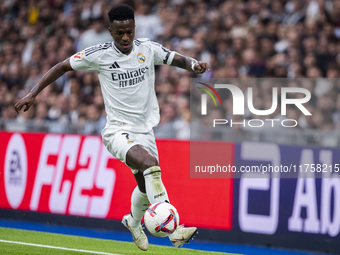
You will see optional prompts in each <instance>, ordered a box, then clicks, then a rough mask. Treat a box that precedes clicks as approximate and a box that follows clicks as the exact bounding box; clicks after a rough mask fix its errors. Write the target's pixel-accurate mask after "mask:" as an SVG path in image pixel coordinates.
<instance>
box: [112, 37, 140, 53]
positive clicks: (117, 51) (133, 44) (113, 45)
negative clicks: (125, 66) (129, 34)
mask: <svg viewBox="0 0 340 255" xmlns="http://www.w3.org/2000/svg"><path fill="white" fill-rule="evenodd" d="M112 48H113V50H114V51H115V52H116V54H117V55H118V56H129V55H130V54H131V53H132V52H134V51H135V40H133V42H132V50H131V52H130V54H129V55H125V54H124V53H123V52H121V51H120V50H119V49H118V48H117V47H116V45H115V42H114V41H112Z"/></svg>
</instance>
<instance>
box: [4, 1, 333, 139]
mask: <svg viewBox="0 0 340 255" xmlns="http://www.w3.org/2000/svg"><path fill="white" fill-rule="evenodd" d="M117 3H127V4H130V5H132V6H133V7H134V9H135V13H136V38H138V37H148V38H150V39H151V40H154V41H157V42H159V43H162V44H163V45H164V46H166V47H168V48H170V49H172V50H175V51H177V52H179V53H182V54H184V55H188V56H191V57H194V58H196V59H198V60H202V61H206V62H208V63H209V64H210V66H211V71H210V72H207V73H205V74H204V75H203V77H202V78H206V79H209V78H229V77H234V78H242V77H256V78H259V77H261V78H263V77H268V78H274V77H277V78H320V77H324V78H339V77H340V43H339V40H340V1H330V0H234V1H221V0H212V1H204V0H171V1H164V0H161V1H156V0H135V1H119V0H116V1H109V0H82V1H75V0H28V1H20V0H3V1H1V2H0V16H1V22H0V115H1V119H0V130H1V129H2V130H18V131H43V132H72V133H73V132H74V133H84V134H99V133H100V132H101V129H102V128H103V127H104V125H105V122H106V120H105V111H104V106H103V99H102V96H101V90H100V87H99V83H98V80H97V77H96V73H94V72H69V73H66V74H65V75H64V76H63V77H61V78H60V79H58V80H57V81H56V82H54V84H53V85H50V86H48V87H47V88H45V89H44V90H43V91H42V92H41V94H40V95H39V96H38V97H37V98H36V105H35V106H34V107H32V108H31V109H30V110H29V111H27V112H25V113H23V114H20V115H17V114H16V112H15V111H14V107H13V105H14V104H15V102H16V101H17V100H18V98H21V97H23V96H24V95H25V94H26V93H27V92H28V91H29V90H30V89H32V87H33V86H34V85H35V84H36V83H37V81H38V80H39V79H40V78H41V77H42V75H43V74H44V73H46V72H47V71H48V70H49V68H51V67H52V66H53V65H55V64H56V63H58V62H59V61H61V60H64V59H66V58H68V57H69V56H71V55H72V54H74V53H76V52H77V51H80V50H82V49H84V48H86V47H89V46H91V45H94V44H98V43H101V42H106V41H111V36H110V34H109V32H108V30H107V27H108V22H107V18H106V16H107V15H106V13H107V11H108V10H109V8H110V7H111V6H112V5H113V4H117ZM156 75H157V77H156V92H157V96H158V99H159V104H160V111H161V120H160V124H159V126H158V127H157V128H156V129H155V135H156V137H167V138H177V139H188V138H189V133H190V125H189V124H190V110H189V92H190V78H192V77H194V75H193V74H192V73H190V72H187V71H183V70H180V69H176V68H174V67H169V66H159V67H157V74H156ZM311 89H312V94H313V96H314V97H315V98H313V100H312V103H311V104H310V105H309V109H310V111H311V112H312V113H313V115H312V117H311V118H310V119H309V120H307V121H303V122H302V124H301V128H304V129H308V130H313V129H314V130H328V131H330V130H333V131H337V132H338V130H340V86H337V85H329V84H328V85H319V86H314V87H313V88H311ZM257 95H258V97H259V99H260V100H259V102H263V103H262V106H261V105H258V107H259V108H258V109H260V108H261V107H263V109H268V104H267V103H268V101H269V102H270V101H271V98H270V95H271V94H270V90H269V91H268V90H265V89H263V90H262V91H261V90H260V91H259V92H258V93H257ZM268 95H269V98H268ZM266 104H267V105H266ZM227 111H228V110H227V109H225V111H221V112H220V113H219V114H220V116H221V117H222V118H224V116H223V115H226V114H227ZM290 114H292V115H293V116H295V117H296V118H299V117H301V116H299V115H300V114H301V112H300V111H297V110H296V109H295V112H294V110H292V112H291V113H290Z"/></svg>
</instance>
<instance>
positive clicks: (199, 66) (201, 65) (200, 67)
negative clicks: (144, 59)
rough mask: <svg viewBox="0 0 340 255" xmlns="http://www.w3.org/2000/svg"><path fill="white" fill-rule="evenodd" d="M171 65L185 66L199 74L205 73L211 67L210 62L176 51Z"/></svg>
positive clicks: (184, 67)
mask: <svg viewBox="0 0 340 255" xmlns="http://www.w3.org/2000/svg"><path fill="white" fill-rule="evenodd" d="M170 65H171V66H177V67H179V68H183V69H185V70H188V71H190V72H195V73H197V74H202V73H205V72H206V71H210V67H209V65H208V63H205V62H201V61H197V60H196V59H193V58H190V57H186V56H183V55H181V54H178V53H176V54H175V56H174V58H173V60H172V63H171V64H170Z"/></svg>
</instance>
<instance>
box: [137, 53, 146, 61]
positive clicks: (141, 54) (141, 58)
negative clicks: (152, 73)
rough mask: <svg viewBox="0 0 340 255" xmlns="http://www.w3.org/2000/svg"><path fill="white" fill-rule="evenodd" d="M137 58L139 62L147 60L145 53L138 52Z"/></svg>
mask: <svg viewBox="0 0 340 255" xmlns="http://www.w3.org/2000/svg"><path fill="white" fill-rule="evenodd" d="M137 59H138V61H139V63H144V62H145V56H144V55H143V53H138V55H137Z"/></svg>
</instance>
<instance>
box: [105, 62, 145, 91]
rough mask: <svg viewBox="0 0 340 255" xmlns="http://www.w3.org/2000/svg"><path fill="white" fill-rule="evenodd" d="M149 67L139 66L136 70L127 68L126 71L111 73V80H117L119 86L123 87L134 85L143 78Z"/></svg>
mask: <svg viewBox="0 0 340 255" xmlns="http://www.w3.org/2000/svg"><path fill="white" fill-rule="evenodd" d="M148 69H149V67H148V66H145V67H142V68H139V69H137V70H129V71H126V72H114V73H111V77H112V80H113V81H118V82H119V87H120V88H124V87H128V86H132V85H135V84H137V83H140V82H142V81H144V80H145V73H146V72H147V70H148Z"/></svg>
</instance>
